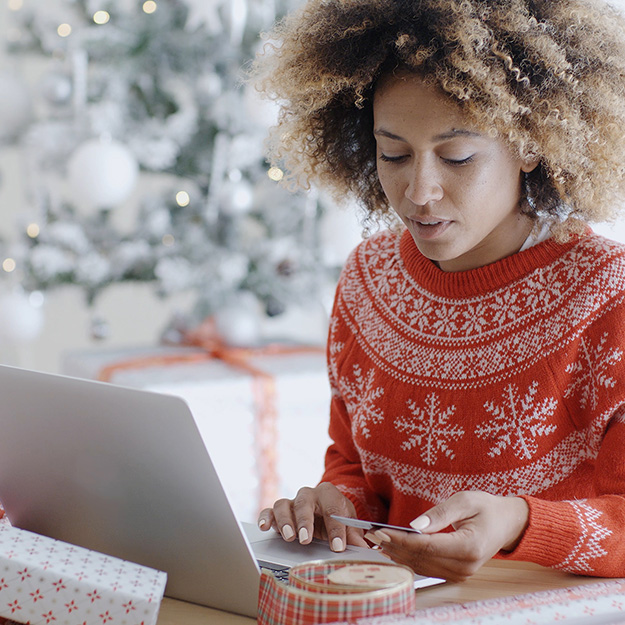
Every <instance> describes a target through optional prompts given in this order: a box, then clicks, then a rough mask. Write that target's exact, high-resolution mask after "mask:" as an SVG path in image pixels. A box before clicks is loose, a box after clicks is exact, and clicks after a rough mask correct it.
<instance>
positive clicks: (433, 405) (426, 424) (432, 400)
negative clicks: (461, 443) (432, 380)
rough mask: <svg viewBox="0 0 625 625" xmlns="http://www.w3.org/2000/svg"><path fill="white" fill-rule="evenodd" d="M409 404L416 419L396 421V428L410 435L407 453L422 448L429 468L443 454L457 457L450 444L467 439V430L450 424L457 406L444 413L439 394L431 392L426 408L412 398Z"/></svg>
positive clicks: (403, 447) (422, 456) (423, 458)
mask: <svg viewBox="0 0 625 625" xmlns="http://www.w3.org/2000/svg"><path fill="white" fill-rule="evenodd" d="M406 403H407V405H408V408H409V409H410V412H411V413H412V415H413V418H411V417H408V418H406V417H399V418H398V419H396V420H395V428H396V429H397V430H399V431H400V432H402V433H408V434H409V435H410V436H409V437H408V439H407V440H405V441H404V442H403V443H402V444H401V447H402V449H404V450H406V451H407V450H410V449H413V448H414V447H417V446H418V447H419V450H420V452H421V459H422V460H423V462H425V464H427V465H428V466H431V465H433V464H434V463H435V462H436V460H437V459H438V454H439V453H443V454H444V455H445V456H446V457H447V458H454V457H455V453H454V451H453V449H451V447H450V446H449V441H451V440H459V439H460V438H462V437H463V436H464V430H463V429H462V428H461V427H460V426H459V425H450V424H449V423H448V422H449V418H450V417H451V416H452V415H453V414H454V412H455V411H456V407H455V406H449V407H448V408H447V409H446V410H444V411H443V410H441V406H440V398H439V397H438V396H437V395H436V393H430V394H429V395H428V396H427V397H426V398H425V406H424V407H420V406H417V404H416V403H415V402H414V401H412V400H411V399H410V400H408V401H407V402H406Z"/></svg>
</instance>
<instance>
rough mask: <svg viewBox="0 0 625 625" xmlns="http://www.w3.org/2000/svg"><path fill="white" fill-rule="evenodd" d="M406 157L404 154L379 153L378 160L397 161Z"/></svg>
mask: <svg viewBox="0 0 625 625" xmlns="http://www.w3.org/2000/svg"><path fill="white" fill-rule="evenodd" d="M405 158H406V156H405V155H402V156H387V155H386V154H380V160H381V161H384V162H385V163H399V162H401V161H403V160H404V159H405Z"/></svg>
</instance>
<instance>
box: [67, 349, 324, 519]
mask: <svg viewBox="0 0 625 625" xmlns="http://www.w3.org/2000/svg"><path fill="white" fill-rule="evenodd" d="M237 353H238V354H239V356H240V353H239V352H235V355H236V354H237ZM61 372H62V373H64V374H66V375H71V376H75V377H83V378H91V379H100V380H107V381H109V382H112V383H115V384H119V385H121V386H128V387H133V388H139V389H144V390H150V391H155V392H159V393H167V394H171V395H178V396H180V397H182V398H183V399H184V400H185V401H186V402H187V403H188V404H189V407H190V408H191V411H192V413H193V416H194V418H195V420H196V423H197V425H198V429H199V430H200V433H201V435H202V438H203V440H204V443H205V445H206V448H207V449H208V452H209V453H210V455H211V458H212V460H213V463H214V465H215V468H216V470H217V473H218V475H219V477H220V479H221V482H222V484H223V486H224V489H225V491H226V493H227V494H228V497H229V500H230V502H231V504H232V507H233V509H234V512H235V514H236V516H237V518H239V519H240V520H241V521H247V522H255V520H256V518H257V514H258V511H259V510H260V509H261V508H262V507H264V506H267V505H271V504H272V503H273V502H274V501H275V500H276V499H277V498H279V497H293V496H294V495H295V493H296V492H297V490H298V488H300V487H301V486H306V485H309V486H311V485H315V484H317V483H318V481H319V479H320V477H321V475H322V473H323V461H324V456H325V451H326V449H327V447H328V444H329V442H330V439H329V436H328V433H327V430H328V419H329V405H330V389H329V384H328V376H327V367H326V361H325V353H324V350H323V348H319V347H316V348H314V347H313V348H309V347H307V346H298V345H286V346H285V345H282V346H278V347H277V348H275V346H270V347H269V348H262V347H261V348H258V349H254V350H247V351H246V352H245V357H244V358H242V359H240V358H239V359H234V360H233V359H229V358H228V357H227V355H226V358H225V359H224V358H221V357H216V356H215V355H212V354H210V353H207V351H206V350H204V349H201V348H194V347H184V346H177V345H173V346H172V345H160V346H150V347H144V346H135V347H128V348H124V349H92V350H82V351H75V352H70V353H66V354H64V357H63V361H62V366H61Z"/></svg>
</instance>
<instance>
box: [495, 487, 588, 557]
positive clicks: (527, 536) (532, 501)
mask: <svg viewBox="0 0 625 625" xmlns="http://www.w3.org/2000/svg"><path fill="white" fill-rule="evenodd" d="M522 499H524V500H525V501H526V502H527V504H528V506H529V521H528V525H527V527H526V528H525V532H524V533H523V536H522V538H521V541H520V542H519V544H518V545H517V547H516V549H514V551H510V552H499V553H498V554H497V557H498V558H499V559H503V560H521V561H524V562H534V563H536V564H540V565H542V566H546V567H551V568H553V567H557V566H558V565H559V564H562V563H563V562H564V561H565V560H566V559H567V558H568V556H569V555H570V554H571V550H572V549H573V548H574V546H575V544H576V543H577V541H578V540H579V524H578V520H577V516H576V515H575V512H574V511H573V509H572V508H571V505H570V504H568V503H566V502H563V501H545V500H543V499H536V498H535V497H528V496H526V495H523V496H522Z"/></svg>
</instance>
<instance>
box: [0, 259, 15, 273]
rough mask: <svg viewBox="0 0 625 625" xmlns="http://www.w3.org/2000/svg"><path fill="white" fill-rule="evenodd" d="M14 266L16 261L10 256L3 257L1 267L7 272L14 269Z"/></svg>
mask: <svg viewBox="0 0 625 625" xmlns="http://www.w3.org/2000/svg"><path fill="white" fill-rule="evenodd" d="M15 267H17V263H16V262H15V261H14V260H13V259H12V258H5V259H4V261H3V262H2V269H4V271H6V272H7V273H11V272H12V271H15Z"/></svg>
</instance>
